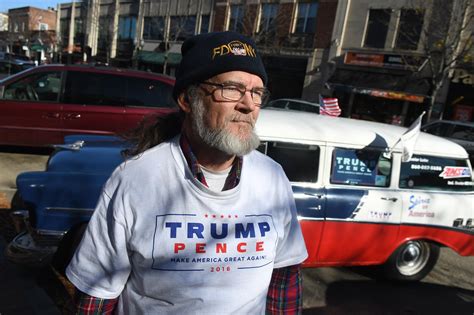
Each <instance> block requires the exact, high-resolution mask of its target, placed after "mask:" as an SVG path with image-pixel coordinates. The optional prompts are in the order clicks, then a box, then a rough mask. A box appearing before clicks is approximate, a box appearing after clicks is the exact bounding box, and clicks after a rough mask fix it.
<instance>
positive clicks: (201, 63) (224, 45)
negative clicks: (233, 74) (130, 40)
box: [173, 32, 267, 100]
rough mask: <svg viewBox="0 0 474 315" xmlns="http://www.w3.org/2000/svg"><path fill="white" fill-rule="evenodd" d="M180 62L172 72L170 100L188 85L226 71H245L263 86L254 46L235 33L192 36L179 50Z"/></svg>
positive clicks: (258, 60) (263, 70)
mask: <svg viewBox="0 0 474 315" xmlns="http://www.w3.org/2000/svg"><path fill="white" fill-rule="evenodd" d="M181 54H182V56H183V57H182V59H181V63H180V65H179V68H178V71H177V72H176V83H175V85H174V90H173V97H174V99H175V100H177V98H178V96H179V94H180V93H181V92H182V91H183V90H184V89H185V88H187V87H188V86H189V85H191V84H195V83H199V82H203V81H205V80H207V79H209V78H211V77H213V76H215V75H218V74H220V73H224V72H229V71H245V72H248V73H252V74H255V75H257V76H259V77H260V78H261V79H262V81H263V84H264V85H266V84H267V73H266V72H265V68H264V67H263V62H262V58H261V57H260V54H258V53H257V48H256V46H255V43H254V42H253V41H252V40H251V39H250V38H248V37H246V36H244V35H242V34H239V33H236V32H216V33H206V34H200V35H196V36H193V37H191V38H189V39H187V40H186V41H185V42H184V43H183V46H182V47H181Z"/></svg>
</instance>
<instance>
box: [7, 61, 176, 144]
mask: <svg viewBox="0 0 474 315" xmlns="http://www.w3.org/2000/svg"><path fill="white" fill-rule="evenodd" d="M173 84H174V79H173V78H171V77H167V76H163V75H159V74H154V73H149V72H143V71H133V70H125V69H116V68H108V67H96V66H89V65H45V66H39V67H35V68H32V69H29V70H27V71H24V72H21V73H19V74H17V75H13V76H10V77H8V78H6V79H5V80H3V81H0V144H3V145H26V146H45V145H50V144H56V143H61V142H62V141H63V139H64V136H67V135H71V134H78V133H82V134H96V135H113V134H117V133H121V132H124V131H126V130H128V129H130V128H132V127H135V126H136V125H137V123H138V122H139V121H141V120H142V119H143V117H144V116H146V115H148V114H151V113H158V114H165V113H169V112H170V111H173V110H176V107H175V102H174V100H173V98H172V89H173Z"/></svg>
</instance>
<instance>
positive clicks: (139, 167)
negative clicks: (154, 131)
mask: <svg viewBox="0 0 474 315" xmlns="http://www.w3.org/2000/svg"><path fill="white" fill-rule="evenodd" d="M171 146H172V143H171V142H170V141H166V142H162V143H160V144H158V145H156V146H154V147H152V148H150V149H148V150H146V151H144V152H142V153H140V154H138V155H136V156H134V157H131V158H129V159H127V160H126V161H124V162H123V163H122V164H120V165H119V166H118V167H117V169H116V170H115V172H114V174H115V175H118V176H129V175H130V174H137V173H140V172H145V173H149V172H151V170H153V169H156V168H157V167H158V166H159V165H162V164H164V163H167V162H168V161H170V155H171Z"/></svg>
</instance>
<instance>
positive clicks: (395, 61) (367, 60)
mask: <svg viewBox="0 0 474 315" xmlns="http://www.w3.org/2000/svg"><path fill="white" fill-rule="evenodd" d="M423 60H424V59H423V58H421V57H417V56H405V55H396V54H370V53H356V52H347V53H346V55H345V56H344V63H345V64H347V65H357V66H367V67H381V68H393V69H412V70H413V69H418V67H420V66H421V64H422V62H423Z"/></svg>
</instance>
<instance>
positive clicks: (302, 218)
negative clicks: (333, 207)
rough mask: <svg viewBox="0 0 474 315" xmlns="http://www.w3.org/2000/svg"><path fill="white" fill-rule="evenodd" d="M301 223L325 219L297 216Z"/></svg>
mask: <svg viewBox="0 0 474 315" xmlns="http://www.w3.org/2000/svg"><path fill="white" fill-rule="evenodd" d="M296 217H297V218H298V220H299V221H301V220H305V221H325V220H324V218H311V217H302V216H299V215H298V216H296Z"/></svg>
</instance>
